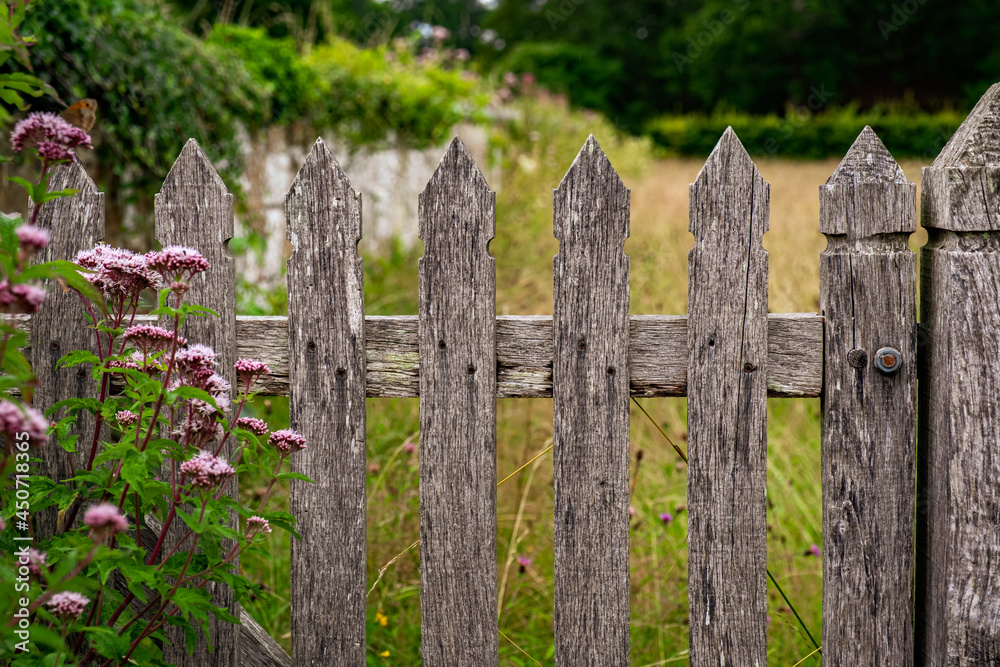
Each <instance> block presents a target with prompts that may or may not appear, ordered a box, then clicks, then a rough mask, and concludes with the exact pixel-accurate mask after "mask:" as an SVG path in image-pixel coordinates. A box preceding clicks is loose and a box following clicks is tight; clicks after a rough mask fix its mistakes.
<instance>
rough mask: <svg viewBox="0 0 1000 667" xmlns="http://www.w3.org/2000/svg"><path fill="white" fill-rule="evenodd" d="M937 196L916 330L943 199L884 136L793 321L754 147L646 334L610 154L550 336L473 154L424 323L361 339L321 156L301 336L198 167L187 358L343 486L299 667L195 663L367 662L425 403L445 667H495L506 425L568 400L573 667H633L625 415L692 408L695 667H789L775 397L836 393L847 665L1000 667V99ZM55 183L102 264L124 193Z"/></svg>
mask: <svg viewBox="0 0 1000 667" xmlns="http://www.w3.org/2000/svg"><path fill="white" fill-rule="evenodd" d="M923 184H924V192H923V197H924V199H923V207H922V210H923V224H924V227H926V228H927V229H928V232H929V235H930V240H929V242H928V244H927V245H926V246H925V247H924V248H923V250H922V267H921V313H922V317H923V320H922V323H921V325H920V326H919V327H918V324H917V317H916V315H917V283H916V277H917V276H916V256H915V255H914V253H912V252H911V251H910V250H909V248H908V246H907V243H908V237H909V235H910V233H911V232H913V231H914V230H915V228H916V186H915V185H914V184H913V183H910V182H909V181H908V180H907V179H906V176H905V175H904V174H903V172H902V170H901V169H900V168H899V166H898V165H897V164H896V162H895V161H894V160H893V158H892V157H891V156H890V155H889V153H888V151H887V150H886V149H885V147H884V146H883V145H882V143H881V142H880V141H879V139H878V138H877V137H876V136H875V133H874V132H872V131H871V129H870V128H865V129H864V131H863V132H861V135H860V136H859V137H858V140H857V142H856V143H855V144H854V146H853V147H852V148H851V149H850V151H849V152H848V153H847V156H846V157H845V158H844V160H843V162H841V164H840V166H839V167H838V168H837V170H836V171H835V172H834V174H833V175H832V176H831V178H830V180H829V181H828V182H827V184H826V185H823V186H821V187H820V193H819V194H820V200H821V213H820V223H819V224H820V231H821V232H822V233H824V234H825V235H826V236H827V239H828V247H827V249H826V250H825V251H824V252H823V253H822V255H821V257H820V266H821V276H820V281H821V292H822V299H821V308H822V315H816V314H769V313H768V300H767V298H768V289H767V286H768V264H767V262H768V258H767V253H766V252H765V251H764V250H763V248H762V246H761V239H762V236H763V234H764V233H765V231H767V227H768V202H769V186H768V184H767V183H765V182H764V180H763V179H762V178H761V176H760V174H759V173H758V171H757V169H756V168H755V166H754V164H753V161H752V160H751V158H750V156H749V155H748V154H747V152H746V151H745V150H744V148H743V146H742V145H741V143H740V141H739V139H738V138H737V136H736V134H735V133H734V132H733V131H732V130H731V129H730V130H727V131H726V133H725V134H724V135H723V137H722V139H721V140H720V141H719V144H718V146H717V147H716V148H715V150H714V152H713V153H712V155H711V156H710V157H709V158H708V161H707V162H706V164H705V167H704V168H703V169H702V171H701V173H700V174H699V175H698V178H697V180H696V182H695V183H694V184H693V185H692V186H691V189H690V229H691V232H692V233H693V234H694V237H695V245H694V249H693V250H692V251H691V253H690V264H689V285H690V287H689V313H688V315H687V316H686V317H685V316H662V315H646V316H630V315H629V260H628V257H627V256H626V255H625V254H624V251H623V244H624V242H625V239H626V237H627V236H628V234H629V190H628V189H627V188H626V187H625V185H624V184H623V183H622V181H621V180H620V179H619V177H618V175H617V174H616V172H615V170H614V168H613V167H612V166H611V164H610V162H609V161H608V159H607V157H606V156H605V154H604V152H603V151H602V150H601V148H600V146H599V145H598V143H597V141H596V140H595V139H594V138H593V137H591V138H589V139H588V140H587V141H586V143H585V144H584V146H583V149H582V150H581V151H580V153H579V155H578V156H577V158H576V160H575V161H574V163H573V165H572V166H571V167H570V168H569V171H568V172H567V173H566V176H565V178H564V179H563V181H562V183H561V184H560V185H559V187H558V188H557V189H556V190H555V192H554V197H553V204H554V214H553V225H554V231H555V236H556V237H557V238H558V240H559V253H558V255H557V256H556V258H555V262H554V281H555V284H554V287H555V292H554V294H555V296H554V299H555V302H554V310H553V312H554V314H553V316H552V317H521V316H510V317H507V316H504V317H497V316H496V315H495V313H496V311H497V309H496V302H495V294H496V288H495V268H494V260H493V258H492V257H490V255H489V253H488V250H487V245H488V243H489V241H490V239H491V238H492V237H493V235H494V219H495V199H494V194H493V193H492V192H491V191H490V189H489V186H488V184H487V183H486V181H485V180H484V178H483V176H482V174H481V173H480V171H479V168H478V167H477V165H476V164H475V162H474V161H473V159H472V158H471V157H470V155H469V154H468V152H467V151H466V150H465V147H464V146H463V145H462V143H461V141H459V140H455V141H454V142H453V143H452V144H451V146H450V147H449V148H448V150H447V152H446V153H445V156H444V158H443V159H442V161H441V164H440V166H439V167H438V169H437V171H436V172H435V173H434V175H433V177H432V178H431V180H430V182H429V183H428V185H427V188H426V189H425V190H424V192H423V194H422V195H421V197H420V203H419V235H420V238H422V239H423V241H424V245H425V254H424V257H423V258H422V259H421V260H420V278H419V295H420V298H419V315H418V316H416V317H411V316H399V317H365V315H364V293H363V289H364V288H363V279H362V265H361V258H360V257H359V256H358V254H357V250H356V244H357V242H358V240H359V239H360V238H361V233H362V232H361V230H362V226H361V221H362V215H361V199H360V197H359V195H358V194H357V193H356V192H355V191H354V190H353V189H352V187H351V185H350V183H349V181H348V179H347V176H346V175H345V174H344V173H343V172H342V171H341V169H340V167H339V166H338V164H337V163H336V161H335V160H334V157H333V155H332V154H331V152H330V151H329V149H328V148H327V146H326V145H325V144H324V143H323V142H322V141H317V142H316V145H315V147H314V148H313V150H312V152H311V153H310V154H309V156H308V157H307V158H306V160H305V163H304V164H303V166H302V168H301V170H300V172H299V174H298V176H297V177H296V179H295V181H294V182H293V183H292V186H291V189H290V190H289V192H288V194H287V197H286V212H287V224H288V239H289V240H290V241H291V244H292V247H293V254H292V257H291V259H290V260H289V261H288V295H289V299H288V316H287V317H243V316H237V315H236V313H235V306H234V303H235V275H234V273H235V268H234V264H233V261H232V258H231V257H230V256H229V254H228V252H227V250H226V248H225V244H226V241H227V240H228V239H229V238H230V237H231V236H232V234H233V207H232V196H231V195H230V194H229V193H228V192H227V190H226V188H225V185H224V184H223V182H222V180H221V179H220V178H219V177H218V175H217V174H216V173H215V170H214V169H213V167H212V165H211V162H210V161H209V159H208V158H207V157H206V156H205V154H204V153H203V152H202V151H201V149H200V148H199V146H198V144H197V143H195V142H194V141H190V142H189V143H188V145H187V146H186V148H185V149H184V151H183V153H182V154H181V156H180V157H179V158H178V160H177V162H176V164H175V165H174V167H173V169H172V170H171V172H170V174H169V175H168V176H167V179H166V181H165V182H164V185H163V190H162V192H161V193H160V194H159V195H158V196H157V198H156V207H155V208H156V230H157V238H158V239H159V241H161V242H162V243H164V244H168V243H179V244H185V245H189V246H193V247H195V248H197V249H199V250H200V251H201V252H202V253H203V254H204V255H205V256H206V257H207V258H208V260H209V261H210V262H211V263H212V268H211V270H210V271H209V272H208V274H207V277H206V278H205V279H204V280H202V281H200V282H198V283H197V285H196V286H195V288H194V289H193V290H192V294H191V297H192V299H193V301H195V302H198V303H201V304H204V305H206V306H209V307H211V308H213V309H214V310H216V311H218V312H219V313H220V314H221V317H220V318H218V319H212V320H204V321H199V322H192V323H190V324H189V325H188V327H189V330H188V332H187V335H188V337H189V338H192V339H194V340H198V341H199V342H205V343H207V344H209V345H212V346H213V347H214V348H215V350H216V351H217V352H218V353H219V356H220V357H221V361H222V363H221V367H222V368H223V369H228V370H230V371H231V369H232V362H233V360H234V359H236V358H237V357H238V356H241V357H253V358H257V359H262V360H264V361H266V362H267V363H268V364H269V365H270V367H271V369H272V370H273V371H274V374H273V375H272V376H271V377H270V378H268V379H267V381H266V384H265V387H264V393H265V394H273V395H288V396H290V401H291V419H292V427H293V428H295V429H296V430H298V431H300V432H301V433H303V434H304V435H305V436H306V438H307V439H308V441H309V448H308V449H307V450H305V451H304V452H302V453H301V454H298V455H297V456H296V457H295V458H293V459H292V462H293V466H294V469H295V470H296V471H297V472H302V473H305V474H307V475H308V476H309V477H311V478H312V479H314V480H316V484H307V483H299V482H293V483H292V487H291V510H292V512H293V513H294V514H295V516H296V517H297V518H298V521H299V530H300V532H301V534H302V538H303V539H302V540H301V541H297V540H293V541H292V555H291V563H292V564H291V586H292V612H291V613H292V655H291V657H290V656H288V655H287V654H285V653H284V652H283V651H282V650H281V649H280V648H279V647H278V646H277V645H276V644H275V642H274V641H273V640H271V638H270V637H268V636H267V635H266V633H264V632H262V631H261V629H260V628H259V627H258V626H257V625H256V623H254V622H253V620H252V619H251V618H250V617H249V616H248V615H247V614H246V613H245V612H242V610H239V609H234V611H236V612H237V613H239V614H240V617H241V618H242V619H243V625H242V626H226V625H218V626H216V627H215V628H214V631H215V633H216V634H215V651H214V653H213V654H212V655H211V656H209V654H208V653H207V652H205V650H204V649H200V650H199V652H198V653H196V655H195V656H194V657H193V658H188V657H187V656H185V655H184V652H183V650H182V649H181V650H178V649H177V648H176V647H168V649H169V651H168V657H169V658H171V659H174V660H176V661H178V663H181V664H185V665H214V666H219V667H222V666H225V667H230V666H232V667H235V666H236V665H289V664H295V665H363V664H364V663H365V652H366V638H365V600H366V571H365V560H366V558H365V550H366V541H365V540H366V537H365V525H366V517H365V476H366V465H365V399H366V397H379V396H382V397H386V396H419V397H420V442H421V456H420V517H421V519H420V520H421V529H420V567H421V579H420V583H421V595H420V604H421V631H422V638H423V648H422V653H423V660H424V663H425V664H428V665H475V666H488V665H497V664H498V653H497V652H498V641H497V616H496V609H497V589H496V572H497V563H496V528H497V526H496V468H495V461H496V437H495V435H496V399H497V398H498V397H501V398H513V397H545V396H551V397H552V398H553V399H554V401H553V402H554V424H553V429H554V449H553V456H554V472H553V474H554V484H555V490H554V493H555V516H554V522H555V538H554V539H555V582H554V587H555V589H554V592H555V661H556V663H557V664H559V665H565V666H567V667H577V666H579V665H616V666H617V665H627V664H628V662H629V567H628V550H629V530H628V525H629V517H628V497H629V488H628V484H629V480H628V468H629V447H628V438H629V399H630V396H687V399H688V421H689V423H688V428H689V436H688V442H689V457H690V461H689V466H688V500H687V502H688V508H689V517H690V518H689V530H690V534H689V598H690V663H691V664H692V665H695V666H697V667H703V666H705V667H707V666H709V665H713V666H715V665H734V666H737V667H739V666H744V665H749V666H752V665H764V664H765V663H766V627H767V620H766V617H767V615H766V606H767V582H766V578H765V562H766V554H767V545H766V530H767V527H766V523H765V514H766V505H765V502H766V501H765V481H766V464H767V461H766V452H767V447H766V405H767V397H768V396H786V397H788V396H790V397H816V396H822V398H823V409H822V413H823V417H822V419H823V427H822V428H823V436H822V448H823V449H822V468H823V469H822V483H823V534H824V538H823V547H824V548H823V584H824V586H823V635H822V644H823V658H824V659H825V660H826V661H827V664H830V665H855V664H859V665H879V666H883V665H900V666H901V665H911V664H913V663H917V664H926V665H996V664H1000V447H998V444H1000V193H998V191H1000V84H998V85H997V86H994V87H993V88H992V89H991V90H990V91H989V92H988V93H987V95H986V96H985V97H984V98H983V100H982V101H981V102H980V104H979V105H978V106H977V107H976V109H975V110H974V111H973V112H972V114H971V115H970V117H969V119H968V120H967V121H966V122H965V124H964V125H962V127H961V128H960V129H959V131H958V132H957V134H956V135H955V137H954V138H953V139H952V140H951V142H950V143H949V144H948V145H947V146H946V147H945V149H944V150H943V152H942V153H941V155H940V156H939V157H938V158H937V160H936V161H935V162H934V164H933V165H932V166H930V167H928V168H926V169H925V170H924V172H923ZM53 186H54V187H75V188H78V189H80V190H81V192H80V193H79V194H78V195H76V196H75V197H74V198H73V199H65V200H59V201H57V202H54V203H52V204H48V205H46V208H45V209H43V214H42V224H43V225H45V226H47V227H50V228H51V229H52V232H53V243H52V245H51V246H50V248H49V252H50V258H53V259H54V258H72V257H73V256H74V255H75V254H76V252H77V251H78V250H81V249H84V248H88V247H91V246H92V245H93V244H94V243H95V242H96V241H98V240H100V239H101V238H102V236H103V195H102V194H100V193H98V192H97V191H96V188H95V187H94V185H93V183H92V182H91V181H90V179H89V177H88V176H87V175H86V173H85V172H84V171H83V168H82V167H81V166H80V165H79V164H78V163H74V164H72V165H70V166H67V167H63V168H61V169H60V171H59V172H58V173H57V174H56V175H55V177H54V179H53ZM50 297H51V298H50V300H49V301H47V302H46V305H45V307H44V308H43V310H42V311H41V313H39V314H38V315H36V316H35V317H34V318H33V322H32V325H31V326H32V345H33V351H32V358H33V360H34V365H35V369H36V371H37V373H38V375H39V378H40V380H41V386H40V388H39V390H38V391H37V392H36V394H35V396H36V399H35V400H36V401H38V402H40V403H41V405H42V406H43V407H44V406H46V405H50V404H51V403H52V402H53V401H56V400H59V399H63V398H66V397H68V396H72V395H77V394H80V393H83V392H86V391H87V390H88V389H90V388H91V379H90V374H89V373H88V372H86V371H80V370H78V369H77V368H72V369H64V370H54V365H55V360H56V359H58V357H59V356H61V354H63V353H64V352H65V351H66V350H69V349H71V348H74V347H87V346H89V345H90V341H89V340H88V339H87V337H86V334H85V332H83V331H82V328H81V327H80V326H79V323H80V314H79V310H78V308H77V307H76V305H75V303H74V302H73V298H72V297H70V296H64V295H59V294H55V293H54V291H53V292H50ZM918 377H919V378H920V380H921V382H920V391H921V393H920V409H921V415H920V417H921V418H920V456H919V458H918V456H917V437H916V435H917V415H916V407H917V379H918ZM918 461H919V463H918ZM49 465H50V466H51V470H50V471H49V472H51V473H55V474H65V473H66V472H67V471H66V470H62V469H61V468H60V466H63V465H65V464H64V462H63V461H62V459H57V458H54V459H53V460H52V461H51V462H50V464H49ZM220 599H221V600H223V602H227V603H228V604H233V603H232V600H231V599H229V600H228V601H227V600H226V598H224V597H222V598H220ZM234 607H235V605H234Z"/></svg>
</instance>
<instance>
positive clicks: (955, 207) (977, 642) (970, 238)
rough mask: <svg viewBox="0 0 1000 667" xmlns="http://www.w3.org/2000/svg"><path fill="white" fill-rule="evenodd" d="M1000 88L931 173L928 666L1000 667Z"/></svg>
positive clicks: (921, 492) (921, 579) (923, 585)
mask: <svg viewBox="0 0 1000 667" xmlns="http://www.w3.org/2000/svg"><path fill="white" fill-rule="evenodd" d="M998 118H1000V86H993V87H992V88H991V89H990V90H989V92H987V93H986V95H985V96H984V97H983V99H982V100H981V101H980V103H979V104H978V105H977V106H976V108H975V109H974V110H973V111H972V113H971V114H970V115H969V118H968V119H966V121H965V123H964V124H963V125H962V127H961V128H959V130H958V132H957V133H956V134H955V137H953V138H952V140H951V141H950V142H949V143H948V145H947V146H945V149H944V151H942V153H941V155H940V156H939V157H938V159H937V160H935V162H934V164H933V165H932V166H931V167H927V168H925V169H924V170H923V184H924V185H923V188H924V189H923V200H922V201H923V205H922V207H921V208H922V215H923V226H924V227H926V228H927V229H928V237H929V239H928V243H927V245H926V246H924V248H923V251H922V254H921V270H920V273H921V307H920V312H921V325H922V326H921V333H922V340H921V357H920V363H921V368H920V377H921V382H920V401H919V404H920V420H919V445H918V446H919V452H918V457H917V459H918V471H917V507H918V512H917V604H916V637H917V643H916V653H917V660H916V664H918V665H934V666H935V667H937V666H940V665H945V666H948V667H950V666H952V665H956V666H958V665H961V666H963V667H964V666H965V665H996V664H1000V567H998V565H997V564H998V563H1000V482H998V480H1000V449H998V447H997V443H998V441H1000V410H998V406H1000V344H998V341H1000V299H998V297H997V295H998V294H1000V236H998V235H997V233H996V230H997V229H1000V222H998V218H997V214H998V211H1000V208H998V207H1000V201H998V199H997V189H998V188H1000V127H998Z"/></svg>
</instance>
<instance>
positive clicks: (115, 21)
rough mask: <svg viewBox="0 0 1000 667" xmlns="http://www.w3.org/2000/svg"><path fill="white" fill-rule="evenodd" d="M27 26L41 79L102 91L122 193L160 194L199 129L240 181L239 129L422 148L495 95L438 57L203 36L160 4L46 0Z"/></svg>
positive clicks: (247, 31) (248, 34)
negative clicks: (289, 128) (301, 48)
mask: <svg viewBox="0 0 1000 667" xmlns="http://www.w3.org/2000/svg"><path fill="white" fill-rule="evenodd" d="M24 29H25V32H26V34H34V35H35V36H37V38H38V44H37V45H36V46H35V47H34V48H33V49H32V50H31V57H32V62H33V64H34V68H35V71H36V72H37V73H38V74H39V76H40V77H41V78H43V79H44V80H46V81H47V82H49V83H51V84H52V85H53V86H54V87H55V89H56V90H57V91H58V92H59V93H60V94H61V95H62V96H63V97H64V98H66V99H68V100H70V101H72V100H75V99H80V98H83V97H93V98H95V99H97V101H98V104H99V107H100V109H99V113H98V123H99V125H98V127H97V128H96V129H95V131H94V133H93V134H94V138H95V149H96V152H97V154H96V158H97V163H98V165H99V168H100V172H101V173H100V178H101V180H103V181H104V183H103V185H105V186H106V187H107V189H108V191H109V193H111V194H112V195H119V194H122V195H124V197H125V198H128V197H133V196H134V197H137V198H138V199H140V200H142V199H145V198H146V197H147V196H148V195H149V194H150V193H152V192H155V191H157V190H158V189H159V186H160V184H161V183H162V180H163V178H164V176H166V174H167V171H168V170H169V169H170V166H171V165H172V164H173V161H174V159H175V158H176V157H177V155H178V154H179V153H180V151H181V149H182V148H183V145H184V143H185V142H186V141H187V139H188V138H195V139H197V140H198V141H199V143H201V144H202V146H203V147H204V148H205V151H206V153H207V154H208V155H209V156H210V157H211V158H212V159H213V161H215V162H216V164H217V166H218V167H219V169H220V173H221V174H222V175H223V177H224V178H225V179H226V181H227V183H229V184H230V185H231V187H233V186H235V184H236V183H237V178H236V177H237V176H238V174H239V173H240V172H241V171H242V169H243V165H242V159H243V142H242V138H243V137H245V136H246V135H247V134H248V133H249V134H250V135H252V134H254V133H255V132H257V131H259V130H262V129H263V128H265V127H267V126H270V125H275V124H278V125H288V124H292V123H297V124H301V125H303V126H305V127H308V128H311V129H312V131H314V132H316V133H319V132H321V131H327V130H332V131H333V132H335V133H338V134H340V135H341V136H344V137H345V138H347V139H348V140H349V141H350V142H352V143H353V144H354V145H355V146H360V145H364V144H373V143H377V142H383V141H384V142H389V141H391V142H394V143H402V144H404V145H412V146H417V147H420V146H425V145H429V144H433V143H436V142H438V141H440V140H442V139H443V138H445V137H446V135H447V133H448V131H449V130H450V128H451V127H452V126H453V125H454V124H455V123H457V122H459V121H461V120H463V119H464V118H468V117H475V115H476V114H477V112H478V110H479V109H481V108H482V107H483V106H484V105H485V103H486V101H487V100H486V97H485V96H484V95H482V94H480V93H478V92H477V91H478V90H479V88H480V86H479V85H478V84H477V83H476V81H475V80H471V78H467V75H464V74H463V72H460V71H457V70H454V69H446V68H443V67H441V65H442V64H443V63H442V62H441V61H440V60H438V59H435V58H433V57H425V58H422V59H419V60H418V59H415V58H413V57H412V56H411V55H410V54H409V53H406V52H402V53H399V54H397V53H395V52H391V51H389V50H387V49H385V48H382V49H378V50H364V49H361V48H359V47H357V46H355V45H353V44H351V43H349V42H347V41H345V40H341V39H338V38H331V39H330V40H329V41H328V42H327V43H326V44H324V45H321V46H319V47H316V48H314V49H313V50H312V52H311V53H310V54H309V55H307V56H302V55H300V54H299V52H298V51H297V50H296V47H295V45H294V42H293V41H292V40H291V39H275V38H272V37H269V36H268V35H267V33H266V32H265V31H264V30H263V29H253V28H244V27H237V26H232V25H219V26H215V27H214V28H213V29H212V31H211V33H210V34H209V35H208V37H207V38H206V39H204V40H202V39H200V38H198V37H196V36H194V35H192V34H191V33H189V32H187V31H185V30H183V29H182V28H180V27H179V26H178V21H177V19H176V17H174V16H172V15H171V14H170V11H169V8H168V7H167V6H165V5H164V4H163V3H158V2H155V0H41V1H39V2H37V3H32V5H31V11H30V12H29V15H28V18H27V20H26V21H25V27H24ZM404 51H405V49H404ZM48 105H49V106H48V108H50V109H51V110H54V111H58V110H59V108H58V107H57V105H55V103H54V102H52V101H49V102H48ZM34 108H35V109H36V110H38V109H45V108H46V103H45V102H44V101H43V102H41V103H39V104H36V105H34Z"/></svg>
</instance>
